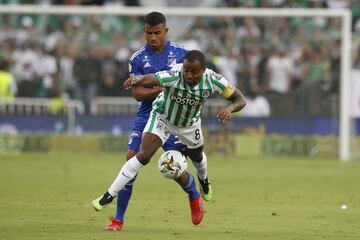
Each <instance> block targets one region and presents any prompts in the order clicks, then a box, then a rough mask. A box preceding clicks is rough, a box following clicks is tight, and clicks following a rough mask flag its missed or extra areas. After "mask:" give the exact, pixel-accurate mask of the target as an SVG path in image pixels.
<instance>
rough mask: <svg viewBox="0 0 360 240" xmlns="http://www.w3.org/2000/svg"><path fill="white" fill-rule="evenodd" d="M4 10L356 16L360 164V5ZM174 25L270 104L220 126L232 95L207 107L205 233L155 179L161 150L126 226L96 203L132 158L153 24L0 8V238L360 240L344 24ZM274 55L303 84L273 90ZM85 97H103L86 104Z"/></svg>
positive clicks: (142, 178) (174, 31)
mask: <svg viewBox="0 0 360 240" xmlns="http://www.w3.org/2000/svg"><path fill="white" fill-rule="evenodd" d="M0 3H1V5H0V9H1V8H2V7H4V6H10V5H14V6H15V7H16V6H28V4H31V6H35V7H37V8H39V9H40V7H44V6H45V8H46V7H50V6H62V5H67V6H78V5H79V6H84V7H87V6H88V5H96V6H97V7H102V6H103V7H110V8H111V7H116V6H135V7H136V6H143V7H144V6H146V7H150V8H151V9H152V10H156V9H157V7H164V6H168V7H184V6H191V7H196V6H199V7H202V6H203V7H205V6H206V7H215V8H218V7H223V8H229V9H237V8H239V9H243V8H244V9H245V8H248V7H251V8H271V9H278V8H295V9H313V8H320V9H322V10H324V9H325V10H329V11H331V10H332V9H338V8H348V9H351V11H352V46H351V53H352V62H351V69H352V76H353V79H352V81H351V84H352V91H353V92H352V93H353V95H351V112H352V120H353V121H352V135H353V137H355V138H354V139H355V141H352V142H351V144H352V147H353V148H352V151H353V152H352V156H353V158H354V159H358V158H360V157H359V156H360V154H354V153H356V151H358V152H360V151H359V150H358V149H360V148H359V145H358V143H357V142H356V140H357V139H358V135H359V131H360V130H359V127H358V125H359V123H358V122H359V120H358V119H359V116H360V114H359V113H360V111H359V109H360V104H359V103H360V100H359V99H360V97H359V95H360V94H359V92H360V90H359V89H360V87H357V86H359V83H358V82H359V80H360V77H359V71H360V50H359V46H360V20H359V16H360V1H350V0H323V1H312V0H300V1H291V0H246V1H235V0H234V1H232V0H229V1H217V0H206V1H205V0H204V1H188V0H184V1H176V0H162V1H160V0H158V1H156V0H148V1H145V0H143V1H140V0H139V1H81V0H75V1H73V0H67V1H47V0H39V1H20V0H17V1H14V0H7V1H4V0H0ZM24 4H25V5H24ZM90 7H93V6H90ZM165 15H166V14H165ZM179 23H181V24H179ZM168 25H169V27H170V31H169V38H170V39H171V40H174V41H177V42H180V43H182V44H183V45H185V46H188V47H189V48H200V49H201V50H203V51H204V52H205V53H206V54H207V56H208V57H209V58H208V60H209V62H208V65H209V66H210V67H212V68H216V69H217V71H219V72H221V73H222V74H224V75H225V76H226V77H227V78H228V79H229V80H231V81H232V83H233V84H234V85H237V86H238V87H239V88H240V89H241V90H243V91H244V92H245V93H246V94H247V97H248V98H249V99H250V98H251V97H252V96H254V95H256V94H255V93H254V91H255V92H256V91H258V93H259V94H260V95H261V96H262V97H261V98H260V99H261V100H260V102H262V104H260V105H261V106H262V107H260V108H256V107H252V108H250V109H248V110H245V111H243V112H242V113H240V114H238V115H235V116H234V118H233V119H232V123H231V124H229V125H226V126H224V125H221V124H219V123H218V122H217V121H216V119H215V118H214V112H215V110H216V107H217V106H219V105H222V104H224V102H223V101H221V100H220V99H217V98H215V99H213V100H211V101H209V103H208V104H207V105H206V107H205V108H204V113H203V119H204V120H203V121H204V129H203V130H204V133H205V137H206V140H205V144H206V153H207V154H208V156H209V172H210V174H211V181H212V184H213V189H214V201H212V202H206V203H204V206H205V209H206V213H205V218H204V221H203V223H202V224H201V225H200V226H197V227H194V226H192V225H191V221H190V218H189V217H190V216H189V209H188V206H187V202H186V201H187V199H185V198H184V197H185V195H183V193H182V191H181V190H180V189H179V188H176V187H174V183H173V182H172V181H169V180H167V179H165V178H163V177H162V176H161V175H160V174H158V173H157V170H156V161H154V160H155V159H156V158H157V156H158V155H159V154H160V152H161V151H159V153H157V156H155V157H154V160H153V161H152V162H151V164H149V165H150V166H148V167H147V168H144V170H143V171H142V172H141V174H140V175H139V177H138V180H137V184H136V186H135V188H134V192H133V200H132V202H131V204H130V207H129V210H128V213H127V217H126V219H127V220H126V225H125V226H124V229H123V231H122V232H120V233H116V234H107V233H105V232H104V231H103V228H104V226H106V225H107V224H108V221H107V216H108V215H111V214H113V211H114V206H110V207H109V208H107V209H105V210H104V211H103V212H101V213H98V212H95V211H93V209H92V208H91V206H90V201H91V199H93V198H94V197H97V194H98V193H99V192H102V191H103V190H104V187H106V186H108V185H109V183H111V182H112V180H113V177H114V176H116V174H117V172H118V169H119V167H120V166H121V164H122V163H123V161H124V156H125V152H124V151H125V149H126V144H127V135H128V132H129V130H130V129H131V127H132V119H133V118H134V116H135V113H136V111H137V107H138V104H137V103H136V102H135V101H134V100H133V98H132V97H131V96H130V95H129V92H127V91H124V90H123V89H122V87H121V85H122V81H123V80H124V78H126V76H127V60H128V57H129V56H130V55H131V54H132V52H133V51H135V50H137V49H138V48H139V47H140V46H142V44H143V43H144V39H143V36H142V19H141V16H115V15H106V16H101V15H97V16H89V15H79V14H73V15H71V14H70V15H69V14H66V15H58V14H53V15H52V14H41V15H39V14H15V13H13V14H5V13H1V14H0V62H1V67H3V68H4V69H2V70H6V71H7V72H9V73H11V74H12V76H13V78H14V80H15V82H14V83H15V85H14V86H16V87H12V88H9V89H12V90H13V91H12V92H6V91H2V90H4V89H1V87H3V86H4V85H1V83H2V82H1V81H2V79H0V93H1V94H3V95H0V98H1V99H0V192H1V198H0V239H4V240H10V239H11V240H17V239H29V240H31V239H34V240H41V239H45V240H48V239H52V240H55V239H59V240H63V239H79V240H81V239H84V240H85V239H86V240H88V239H119V238H122V239H137V240H138V239H149V240H152V239H170V238H171V239H199V240H201V239H206V240H212V239H214V240H215V239H229V240H233V239H244V240H255V239H256V240H257V239H269V240H270V239H272V240H275V239H276V240H279V239H284V240H292V239H294V240H299V239H307V240H308V239H314V240H317V239H319V240H320V239H329V240H338V239H348V240H358V239H359V238H360V235H359V231H358V226H359V224H360V222H359V214H360V211H359V209H360V208H359V202H360V195H359V191H358V186H359V184H360V178H359V167H360V165H359V163H360V162H359V161H356V160H355V161H348V162H346V163H345V162H340V161H339V159H338V143H339V140H338V132H339V110H340V109H339V108H340V106H339V97H340V96H339V67H340V64H339V61H340V58H341V55H340V52H339V48H340V43H341V32H340V22H339V19H337V18H328V17H326V18H324V17H314V18H295V17H293V18H281V17H279V18H277V17H271V18H261V17H241V18H240V17H239V18H218V17H208V18H204V17H199V18H192V17H186V18H177V17H168ZM277 52H278V53H280V54H282V56H285V60H284V62H286V64H284V66H282V67H283V68H280V73H284V72H286V71H289V72H290V76H291V79H292V82H291V84H290V85H288V87H287V86H285V84H280V85H277V87H279V88H273V89H271V88H270V89H268V87H267V86H266V84H265V83H266V81H267V80H266V79H269V80H270V75H269V73H268V72H267V69H269V68H270V67H267V65H270V64H269V62H271V61H272V62H277V64H272V65H273V66H272V71H276V70H277V68H276V67H277V66H280V65H281V64H280V62H281V61H280V60H279V56H278V55H277V54H276V53H277ZM284 53H285V55H284ZM270 59H272V60H270ZM289 65H290V66H291V67H289ZM39 66H40V67H39ZM274 67H275V69H273V68H274ZM0 73H3V72H0ZM2 76H3V75H2ZM234 76H236V77H234ZM280 77H284V74H282V76H280ZM90 79H92V80H91V81H90ZM87 87H88V88H87ZM85 89H90V90H88V91H89V92H90V93H92V94H93V95H91V97H90V98H88V99H85V100H84V99H80V98H78V97H77V96H78V95H79V93H80V92H83V91H86V90H85ZM94 89H95V90H96V91H92V90H94ZM4 93H6V95H5V94H4ZM264 99H266V100H267V101H268V102H269V105H270V112H269V111H268V109H267V108H266V104H265V105H264V101H265V100H264ZM251 110H257V111H256V112H255V111H253V112H251ZM246 111H250V112H246ZM189 168H190V169H189V170H190V171H191V172H193V173H194V169H192V167H191V164H190V165H189ZM344 205H345V206H346V209H344V208H343V207H342V206H344Z"/></svg>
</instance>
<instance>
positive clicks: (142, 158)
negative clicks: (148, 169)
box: [136, 151, 152, 165]
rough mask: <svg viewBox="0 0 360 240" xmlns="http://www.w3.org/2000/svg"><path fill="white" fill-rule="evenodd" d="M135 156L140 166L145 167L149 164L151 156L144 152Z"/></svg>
mask: <svg viewBox="0 0 360 240" xmlns="http://www.w3.org/2000/svg"><path fill="white" fill-rule="evenodd" d="M136 156H137V159H138V160H139V162H140V163H141V164H142V165H146V164H148V163H149V162H150V160H151V157H152V154H151V153H149V152H146V151H140V152H139V153H138V154H137V155H136Z"/></svg>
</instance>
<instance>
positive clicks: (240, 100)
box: [216, 88, 246, 123]
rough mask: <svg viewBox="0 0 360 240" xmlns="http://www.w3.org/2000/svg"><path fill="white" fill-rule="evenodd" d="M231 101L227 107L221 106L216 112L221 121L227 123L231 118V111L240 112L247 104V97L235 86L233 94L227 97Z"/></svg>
mask: <svg viewBox="0 0 360 240" xmlns="http://www.w3.org/2000/svg"><path fill="white" fill-rule="evenodd" d="M227 100H229V101H231V104H229V105H228V106H226V107H219V108H218V110H217V113H216V116H217V118H218V119H219V121H221V122H223V123H226V122H229V121H230V120H231V113H234V112H238V111H240V110H241V109H243V108H244V107H245V105H246V99H245V97H244V95H243V94H242V93H241V91H240V90H239V89H237V88H235V91H234V92H233V94H232V95H231V96H230V97H229V98H228V99H227Z"/></svg>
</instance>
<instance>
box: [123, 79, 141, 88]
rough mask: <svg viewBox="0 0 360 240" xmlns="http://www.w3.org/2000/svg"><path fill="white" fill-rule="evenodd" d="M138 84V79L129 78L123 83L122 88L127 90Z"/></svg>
mask: <svg viewBox="0 0 360 240" xmlns="http://www.w3.org/2000/svg"><path fill="white" fill-rule="evenodd" d="M137 84H138V78H136V77H129V78H128V79H126V80H125V82H124V88H125V89H126V90H129V89H130V88H131V87H136V86H137Z"/></svg>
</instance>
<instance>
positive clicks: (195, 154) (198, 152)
mask: <svg viewBox="0 0 360 240" xmlns="http://www.w3.org/2000/svg"><path fill="white" fill-rule="evenodd" d="M188 154H189V157H190V158H191V160H192V161H194V162H201V161H202V158H203V155H202V149H194V150H190V149H188Z"/></svg>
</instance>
